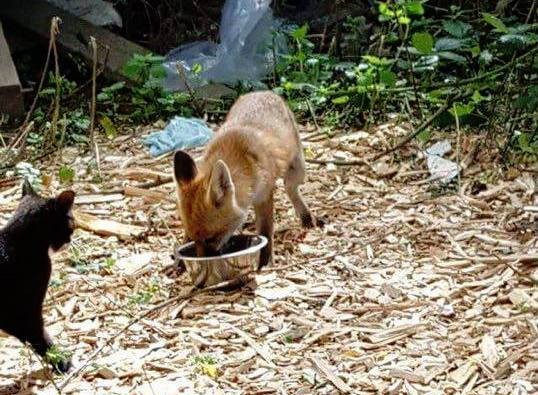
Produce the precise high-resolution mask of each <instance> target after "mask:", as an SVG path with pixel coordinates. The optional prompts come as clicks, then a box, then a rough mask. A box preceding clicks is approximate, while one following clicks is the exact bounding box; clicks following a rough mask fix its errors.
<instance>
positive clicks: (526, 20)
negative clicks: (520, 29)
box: [525, 0, 538, 24]
mask: <svg viewBox="0 0 538 395" xmlns="http://www.w3.org/2000/svg"><path fill="white" fill-rule="evenodd" d="M537 2H538V1H537V0H534V1H533V2H532V4H531V8H530V10H529V13H528V14H527V18H525V23H526V24H528V23H529V22H530V21H531V20H532V19H533V15H534V11H536V3H537Z"/></svg>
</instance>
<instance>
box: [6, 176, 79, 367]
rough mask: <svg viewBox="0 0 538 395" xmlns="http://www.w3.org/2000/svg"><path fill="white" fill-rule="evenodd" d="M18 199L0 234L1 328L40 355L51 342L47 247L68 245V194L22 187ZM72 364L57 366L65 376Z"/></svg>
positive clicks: (70, 195)
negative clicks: (46, 319)
mask: <svg viewBox="0 0 538 395" xmlns="http://www.w3.org/2000/svg"><path fill="white" fill-rule="evenodd" d="M22 196H23V198H22V200H21V202H20V203H19V206H18V207H17V210H16V211H15V214H14V215H13V217H12V218H11V220H10V221H9V222H8V223H7V225H6V226H5V227H4V228H3V229H1V230H0V329H2V330H3V331H5V332H7V333H9V334H10V335H13V336H15V337H16V338H18V339H19V340H20V341H22V342H28V343H29V344H31V345H32V347H33V348H34V350H35V351H36V352H37V353H38V354H39V355H41V356H42V357H44V356H45V355H46V353H47V350H48V349H49V348H50V347H51V346H52V345H53V342H52V340H51V338H50V336H49V335H48V333H47V331H46V330H45V328H44V326H43V315H42V309H43V299H45V293H46V291H47V287H48V284H49V279H50V274H51V261H50V257H49V249H52V250H54V251H56V250H59V249H60V248H61V247H62V246H63V245H65V244H67V243H69V242H70V241H71V235H72V233H73V229H74V221H73V217H72V215H71V208H72V206H73V201H74V199H75V193H74V192H72V191H65V192H62V193H61V194H60V195H58V197H56V198H52V199H46V198H43V197H41V196H39V195H38V194H37V193H35V192H34V190H33V189H32V187H31V185H30V184H29V183H28V182H25V183H24V186H23V192H22ZM70 366H71V363H70V361H67V360H66V361H63V362H60V363H58V364H57V365H56V366H55V368H56V369H57V370H59V371H61V372H66V371H68V370H69V368H70Z"/></svg>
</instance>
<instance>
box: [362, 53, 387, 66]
mask: <svg viewBox="0 0 538 395" xmlns="http://www.w3.org/2000/svg"><path fill="white" fill-rule="evenodd" d="M362 58H363V59H364V60H365V61H367V62H368V63H370V64H371V65H373V66H389V65H391V64H393V63H394V60H393V59H387V58H378V57H377V56H373V55H363V56H362Z"/></svg>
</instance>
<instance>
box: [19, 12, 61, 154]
mask: <svg viewBox="0 0 538 395" xmlns="http://www.w3.org/2000/svg"><path fill="white" fill-rule="evenodd" d="M61 22H62V20H61V19H60V18H58V17H56V16H55V17H53V18H52V20H51V22H50V38H49V49H48V52H47V58H46V60H45V65H44V66H43V71H42V72H41V79H40V80H39V84H38V86H37V91H36V94H35V96H34V101H33V102H32V105H31V106H30V109H29V110H28V112H27V113H26V118H25V119H24V122H23V123H22V125H21V127H20V130H21V132H20V135H23V134H24V131H25V129H26V128H27V126H28V123H29V122H30V118H31V117H32V115H33V113H34V111H35V107H36V105H37V100H38V99H39V94H40V93H41V90H42V89H43V84H44V82H45V78H46V76H47V70H48V68H49V63H50V54H51V53H52V46H53V43H54V42H55V41H56V36H57V35H58V34H59V33H60V29H59V27H58V26H59V24H60V23H61ZM17 140H19V136H17V138H15V141H17ZM13 147H14V145H13V144H10V148H13Z"/></svg>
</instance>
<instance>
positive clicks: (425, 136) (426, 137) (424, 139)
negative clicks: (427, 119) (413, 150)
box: [417, 129, 431, 144]
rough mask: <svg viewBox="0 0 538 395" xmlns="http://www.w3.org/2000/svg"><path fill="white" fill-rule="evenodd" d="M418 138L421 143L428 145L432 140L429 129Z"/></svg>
mask: <svg viewBox="0 0 538 395" xmlns="http://www.w3.org/2000/svg"><path fill="white" fill-rule="evenodd" d="M417 138H418V140H419V141H420V142H421V143H423V144H424V143H427V142H428V141H429V140H430V138H431V133H430V131H429V130H428V129H424V130H423V131H422V132H420V133H419V134H418V135H417Z"/></svg>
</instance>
